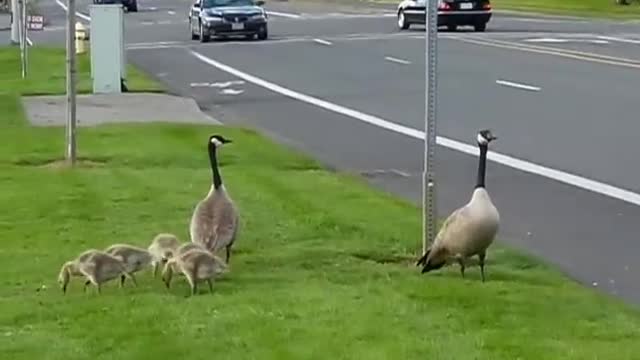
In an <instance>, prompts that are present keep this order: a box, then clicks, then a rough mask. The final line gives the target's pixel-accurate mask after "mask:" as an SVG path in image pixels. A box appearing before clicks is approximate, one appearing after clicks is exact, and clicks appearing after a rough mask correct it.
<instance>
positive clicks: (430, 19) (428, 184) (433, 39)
mask: <svg viewBox="0 0 640 360" xmlns="http://www.w3.org/2000/svg"><path fill="white" fill-rule="evenodd" d="M437 3H438V0H425V25H426V26H425V85H426V86H425V131H424V133H425V138H424V172H423V177H422V185H423V190H422V213H423V219H422V220H423V231H424V234H423V244H422V253H423V254H424V253H425V252H426V251H427V248H428V247H429V243H430V242H431V241H433V240H434V238H435V235H436V216H437V211H436V179H435V148H436V98H437V76H438V74H437V70H436V65H437V60H438V54H437V41H438V6H437Z"/></svg>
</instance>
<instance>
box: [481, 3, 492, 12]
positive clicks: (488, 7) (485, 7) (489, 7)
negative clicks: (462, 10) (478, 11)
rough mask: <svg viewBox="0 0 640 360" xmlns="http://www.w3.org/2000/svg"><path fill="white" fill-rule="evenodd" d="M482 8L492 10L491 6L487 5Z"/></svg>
mask: <svg viewBox="0 0 640 360" xmlns="http://www.w3.org/2000/svg"><path fill="white" fill-rule="evenodd" d="M482 8H483V9H485V10H491V4H489V3H485V4H484V5H482Z"/></svg>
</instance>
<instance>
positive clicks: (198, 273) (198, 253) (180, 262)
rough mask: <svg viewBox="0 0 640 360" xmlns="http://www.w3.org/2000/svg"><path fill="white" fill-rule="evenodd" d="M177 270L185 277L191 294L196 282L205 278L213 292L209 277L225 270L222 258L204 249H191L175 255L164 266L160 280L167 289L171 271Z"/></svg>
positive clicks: (211, 277)
mask: <svg viewBox="0 0 640 360" xmlns="http://www.w3.org/2000/svg"><path fill="white" fill-rule="evenodd" d="M174 271H177V272H180V273H182V274H184V276H185V277H186V279H187V281H188V282H189V286H190V287H191V295H195V293H196V291H197V288H198V282H199V281H202V280H205V281H206V282H207V283H208V284H209V291H210V292H213V284H212V282H211V279H213V278H214V277H215V276H217V275H220V274H223V273H225V272H226V271H227V267H226V265H225V263H224V262H223V261H222V259H220V258H218V257H217V256H215V255H213V254H211V253H210V252H208V251H207V250H204V249H192V250H188V251H186V252H184V253H182V254H179V255H175V256H174V257H172V258H171V259H169V261H167V263H166V264H165V266H164V270H163V272H162V280H164V283H165V285H166V286H167V289H169V288H171V279H172V275H173V272H174Z"/></svg>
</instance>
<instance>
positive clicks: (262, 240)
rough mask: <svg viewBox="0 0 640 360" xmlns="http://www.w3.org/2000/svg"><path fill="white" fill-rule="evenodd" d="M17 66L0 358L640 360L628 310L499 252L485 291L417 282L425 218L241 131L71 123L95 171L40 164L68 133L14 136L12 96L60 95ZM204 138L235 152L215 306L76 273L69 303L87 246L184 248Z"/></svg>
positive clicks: (0, 158)
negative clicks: (66, 273)
mask: <svg viewBox="0 0 640 360" xmlns="http://www.w3.org/2000/svg"><path fill="white" fill-rule="evenodd" d="M49 55H50V56H53V55H57V56H59V55H60V54H49ZM8 57H9V55H7V54H4V55H3V59H7V58H8ZM50 63H52V64H54V63H60V61H59V59H55V60H53V59H52V60H50ZM14 70H15V69H11V68H5V67H3V68H0V72H2V75H1V77H2V81H0V86H1V87H2V88H3V89H7V86H6V84H14V85H16V87H15V88H14V89H16V90H15V91H14V92H13V93H12V94H9V95H2V96H0V106H2V108H3V109H9V110H8V111H5V112H4V117H3V118H2V120H0V121H2V122H3V124H2V130H3V131H1V132H0V144H1V145H0V207H1V209H0V234H1V237H0V239H1V240H0V241H2V246H0V262H1V263H2V265H3V267H2V274H3V276H2V278H1V280H0V349H1V351H0V358H1V359H3V360H4V359H7V360H32V359H47V360H54V359H59V360H72V359H82V360H86V359H118V360H125V359H131V360H133V359H135V360H146V359H148V360H156V359H174V358H175V359H178V358H180V359H189V360H199V359H214V358H215V359H261V360H262V359H367V360H374V359H425V358H426V359H438V360H444V359H452V360H453V359H455V360H465V359H490V360H499V359H505V360H506V359H508V360H514V359H545V360H552V359H558V360H560V359H562V360H567V359H580V360H584V359H606V360H609V359H615V360H622V359H634V358H637V353H638V352H639V351H640V344H639V343H638V341H637V339H638V338H639V337H640V314H639V313H638V312H637V311H636V310H632V309H630V308H628V307H627V306H625V305H623V304H621V303H620V302H619V301H615V300H611V299H609V298H607V297H605V296H602V295H599V294H596V293H595V292H594V291H593V290H591V289H586V288H583V287H581V286H579V285H578V284H576V283H574V282H572V281H569V280H567V279H566V278H565V277H563V276H561V275H560V274H559V273H557V272H555V271H554V270H552V269H550V268H548V267H546V266H544V265H541V264H540V263H538V262H536V261H534V260H532V259H530V258H528V257H526V256H523V255H519V254H516V253H514V252H512V251H509V250H507V249H505V248H504V247H501V246H496V247H494V248H493V249H492V250H491V251H490V252H489V264H488V268H487V276H488V281H487V282H486V283H484V284H483V283H481V282H480V279H479V270H478V268H477V267H473V268H470V269H469V270H468V271H467V274H468V276H467V279H466V280H463V279H461V278H460V275H459V272H458V269H457V268H455V267H453V268H449V269H446V270H443V271H441V272H438V273H433V274H429V275H426V276H423V275H420V274H419V271H418V269H416V268H415V267H413V261H414V259H415V255H416V253H417V252H418V251H419V249H420V234H421V226H420V219H421V217H420V211H419V209H417V208H416V207H414V206H412V205H409V204H407V203H405V202H403V201H398V200H395V199H393V198H391V197H390V196H388V195H385V194H383V193H381V192H377V191H374V190H372V189H370V188H369V187H368V186H366V185H365V184H364V183H363V182H362V181H360V180H357V179H354V178H351V177H348V176H346V175H340V174H335V173H331V172H329V171H326V170H323V169H322V168H320V167H319V165H318V164H317V163H316V162H315V161H313V160H311V159H308V158H306V157H303V156H301V155H298V154H296V153H294V152H291V151H289V150H287V149H285V148H283V147H281V146H278V145H274V144H273V143H271V142H270V141H268V140H267V139H266V138H264V137H263V136H261V135H259V134H257V133H255V132H253V131H250V130H247V129H241V128H227V127H219V126H196V125H169V124H153V125H139V124H136V125H117V126H115V125H114V126H99V127H95V128H81V129H80V130H79V134H78V136H79V138H78V139H79V143H78V146H79V154H80V155H81V156H82V157H83V158H84V159H88V160H92V161H93V163H92V165H91V166H88V165H87V166H81V167H79V168H76V169H66V168H60V167H49V166H43V165H44V164H46V162H47V161H50V160H55V159H58V158H59V157H60V156H61V154H62V151H63V130H62V129H51V128H48V129H35V128H30V127H28V126H26V125H25V119H24V118H23V113H22V111H21V109H20V106H19V105H18V103H17V98H16V95H17V93H20V92H23V93H28V92H32V91H35V90H34V89H40V90H41V89H45V88H46V89H48V90H49V91H51V92H55V91H60V90H62V85H61V84H62V83H60V84H59V85H55V86H54V85H51V84H46V85H45V84H42V82H46V81H47V80H46V77H43V79H41V80H39V81H38V80H36V79H33V80H30V84H24V85H23V84H20V82H19V81H18V80H15V76H14V75H12V73H11V72H12V71H14ZM18 74H19V73H18ZM42 74H44V72H43V73H42ZM140 84H148V80H145V79H144V78H143V77H142V76H140ZM154 87H157V85H154ZM213 132H218V133H221V134H223V135H224V136H225V137H229V138H231V139H233V140H234V143H233V144H231V145H229V146H228V147H226V148H224V149H223V150H222V151H221V162H222V169H221V171H222V174H223V177H224V179H225V181H226V186H227V189H228V190H229V192H230V194H231V195H232V196H233V197H234V199H236V201H237V203H238V205H239V208H240V209H241V212H242V229H241V233H240V237H239V239H238V242H237V246H236V248H235V249H236V251H235V252H234V255H233V256H232V263H231V272H230V273H229V274H228V275H227V276H225V277H224V278H222V279H220V280H219V281H218V282H216V283H215V284H214V292H213V294H209V293H208V290H207V287H206V286H202V287H201V294H198V295H197V296H194V297H191V298H187V297H186V295H187V294H188V292H189V289H188V286H187V284H186V282H185V281H184V279H183V278H178V279H177V280H176V281H175V282H174V287H173V288H172V289H171V290H167V289H166V288H165V287H164V285H163V284H162V283H161V281H160V280H159V279H153V277H152V276H151V272H150V271H147V272H144V273H138V274H137V275H138V276H137V278H138V283H139V287H137V288H135V287H133V286H132V285H131V284H129V285H127V286H126V287H125V288H124V289H119V288H118V286H117V283H115V282H113V283H109V284H107V285H105V286H104V288H103V292H102V295H97V294H96V293H95V290H94V289H93V288H90V290H89V291H88V292H87V293H86V294H84V293H83V292H82V281H81V280H80V279H77V278H76V279H75V280H74V281H73V282H72V283H71V287H70V289H69V292H68V293H67V295H63V294H62V292H61V290H60V289H59V287H58V285H57V283H56V277H57V273H58V270H59V269H60V266H61V265H62V263H63V262H64V261H66V260H68V259H71V258H72V257H74V256H76V255H77V254H78V253H80V252H81V251H83V250H85V249H88V248H104V247H106V246H108V245H110V244H113V243H116V242H128V243H132V244H138V245H141V246H147V244H148V243H149V242H150V240H151V238H152V237H153V236H154V235H155V234H156V233H158V232H165V231H169V232H174V233H175V234H177V235H178V236H179V237H181V238H182V239H183V240H187V233H188V221H189V217H190V214H191V211H192V209H193V207H194V205H195V203H196V202H197V201H198V200H199V199H200V198H201V197H202V196H204V195H205V194H206V192H207V191H208V189H209V182H210V170H209V168H208V162H207V154H206V150H205V142H206V139H207V136H208V135H209V134H211V133H213ZM469 191H471V189H469ZM561 241H562V239H558V242H561Z"/></svg>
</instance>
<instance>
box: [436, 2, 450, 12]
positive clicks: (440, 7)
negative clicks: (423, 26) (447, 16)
mask: <svg viewBox="0 0 640 360" xmlns="http://www.w3.org/2000/svg"><path fill="white" fill-rule="evenodd" d="M438 10H451V5H449V3H446V2H443V3H440V4H439V5H438Z"/></svg>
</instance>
